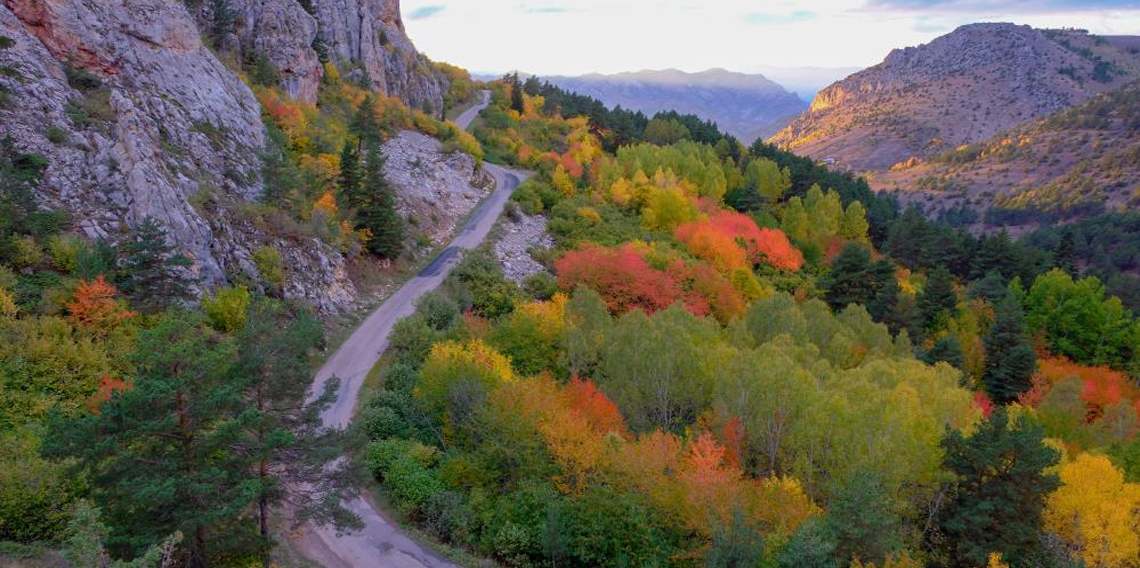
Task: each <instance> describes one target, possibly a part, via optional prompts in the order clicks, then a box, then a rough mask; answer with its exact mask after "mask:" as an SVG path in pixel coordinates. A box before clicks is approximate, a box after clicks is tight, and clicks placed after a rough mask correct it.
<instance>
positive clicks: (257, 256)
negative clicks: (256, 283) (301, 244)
mask: <svg viewBox="0 0 1140 568" xmlns="http://www.w3.org/2000/svg"><path fill="white" fill-rule="evenodd" d="M253 264H254V265H255V266H257V272H258V273H259V274H261V279H262V280H263V281H264V282H265V283H266V284H268V285H269V286H270V287H272V288H273V289H274V290H275V291H276V290H280V289H281V287H282V286H284V285H285V265H284V263H282V261H281V251H278V250H277V249H275V248H273V247H271V246H263V247H261V248H259V249H257V250H256V251H254V253H253Z"/></svg>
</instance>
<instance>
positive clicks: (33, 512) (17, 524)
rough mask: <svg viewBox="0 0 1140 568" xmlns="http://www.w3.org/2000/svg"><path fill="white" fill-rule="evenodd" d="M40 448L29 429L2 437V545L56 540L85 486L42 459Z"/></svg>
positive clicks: (0, 468) (0, 503) (0, 447)
mask: <svg viewBox="0 0 1140 568" xmlns="http://www.w3.org/2000/svg"><path fill="white" fill-rule="evenodd" d="M39 446H40V440H39V438H38V437H37V436H36V435H35V434H34V433H32V432H31V431H29V430H27V429H21V430H16V431H10V432H7V433H4V434H0V541H5V540H10V541H16V542H23V543H29V542H34V541H41V540H52V539H55V538H58V537H60V536H62V534H61V532H62V530H63V528H64V527H65V526H66V524H67V517H68V515H67V513H68V507H67V505H68V503H70V502H71V499H72V498H73V497H74V496H75V495H76V494H77V493H78V491H79V489H80V485H81V482H80V481H79V480H77V479H75V478H74V477H71V476H68V475H65V474H64V471H63V467H64V466H62V465H60V464H56V463H52V462H49V461H45V460H43V459H41V458H40V455H39Z"/></svg>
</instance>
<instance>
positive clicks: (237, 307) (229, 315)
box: [202, 286, 249, 333]
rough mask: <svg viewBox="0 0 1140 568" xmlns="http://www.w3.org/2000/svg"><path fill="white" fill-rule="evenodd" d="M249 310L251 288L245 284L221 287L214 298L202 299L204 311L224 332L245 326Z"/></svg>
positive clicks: (215, 327)
mask: <svg viewBox="0 0 1140 568" xmlns="http://www.w3.org/2000/svg"><path fill="white" fill-rule="evenodd" d="M248 310H249V289H247V288H246V287H245V286H236V287H233V288H228V287H227V288H219V289H218V291H217V293H216V294H215V295H214V297H213V298H207V299H205V300H203V301H202V311H203V312H205V314H206V317H207V318H209V319H210V325H211V326H213V327H214V329H216V330H218V331H221V332H223V333H234V332H236V331H238V330H240V329H241V328H243V327H245V319H246V314H247V312H248Z"/></svg>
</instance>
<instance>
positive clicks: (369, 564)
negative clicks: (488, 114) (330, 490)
mask: <svg viewBox="0 0 1140 568" xmlns="http://www.w3.org/2000/svg"><path fill="white" fill-rule="evenodd" d="M490 101H491V93H490V92H489V91H483V93H482V101H480V102H479V103H478V104H476V105H475V106H473V107H471V108H470V109H467V110H466V111H464V112H463V114H461V115H460V116H459V118H457V119H456V122H457V123H458V124H459V126H460V127H462V128H464V129H466V128H468V127H470V125H471V122H472V121H473V120H475V117H477V116H478V115H479V113H480V112H481V111H482V110H483V109H484V108H486V107H487V105H488V104H490ZM483 167H484V168H486V169H487V171H488V172H490V173H491V175H493V176H494V177H495V191H494V192H493V193H492V194H491V196H490V197H488V198H487V199H486V200H484V201H483V203H482V204H481V205H480V206H479V208H478V209H476V210H475V213H474V214H472V215H471V218H470V219H469V220H468V221H467V223H466V224H465V225H464V226H463V228H462V229H460V231H459V233H458V234H457V235H456V236H455V238H454V239H453V240H452V241H451V244H450V245H449V246H448V247H447V248H446V249H444V250H443V252H441V253H440V254H439V256H438V257H436V259H435V260H434V261H432V262H431V264H429V265H428V266H427V267H426V268H424V269H423V270H422V271H420V273H419V274H418V275H416V277H415V278H412V279H411V280H409V281H408V282H407V283H405V284H404V285H403V286H402V287H401V288H400V289H399V290H397V291H396V293H395V294H392V296H391V297H389V298H388V299H387V300H385V301H384V303H383V304H381V305H380V307H379V308H376V310H375V311H374V312H372V314H370V315H369V316H368V318H367V319H365V320H364V322H363V323H361V324H360V327H358V328H357V329H356V331H354V332H353V333H352V335H351V336H349V338H348V339H347V340H345V342H344V343H343V344H341V346H340V348H339V349H337V351H336V353H334V354H333V355H332V357H329V359H328V360H327V361H326V362H325V364H324V366H322V367H321V369H320V370H319V371H318V372H317V376H316V378H315V380H314V381H313V387H312V390H311V391H310V392H312V393H318V392H322V391H323V390H324V386H325V384H326V383H327V382H328V381H329V380H330V379H331V378H332V377H337V378H339V379H340V381H341V382H340V388H339V390H338V391H337V396H336V400H335V402H334V403H333V404H332V405H331V406H329V408H327V409H325V411H324V413H323V414H322V415H321V420H322V421H323V422H324V425H325V426H329V427H334V428H345V427H347V426H348V425H349V423H350V422H352V416H353V413H354V412H355V411H356V406H357V402H358V398H359V396H360V388H361V386H363V384H364V378H365V377H366V376H367V375H368V372H369V371H370V370H371V369H372V367H373V366H375V365H376V362H377V361H379V360H380V356H381V355H382V354H383V353H384V351H385V350H386V349H387V348H388V335H389V334H390V333H391V332H392V326H394V325H395V324H396V322H398V321H400V320H401V319H403V318H405V317H407V316H409V315H411V314H412V313H414V312H415V310H416V300H418V299H419V298H420V297H421V296H423V295H424V294H427V293H428V292H430V291H432V290H435V289H436V288H437V287H438V286H439V285H440V284H441V283H443V281H444V279H445V278H447V275H448V274H449V273H450V272H451V270H452V268H454V267H455V265H456V264H457V263H458V262H459V259H460V257H461V256H462V252H463V251H465V250H470V249H473V248H476V247H478V246H479V245H480V244H481V243H482V242H483V240H484V239H485V238H486V237H487V234H488V233H489V232H490V231H491V227H493V226H494V224H495V221H496V220H497V219H498V218H499V215H500V214H502V212H503V207H504V205H506V202H507V199H509V198H510V196H511V193H512V192H513V191H514V189H515V188H516V187H518V185H519V184H520V183H522V181H523V180H524V179H526V178H527V177H529V176H530V172H527V171H522V170H514V169H510V168H504V167H502V166H497V165H494V164H488V163H486V162H484V163H483ZM345 506H347V507H348V508H349V509H350V510H352V511H353V512H354V513H356V514H357V515H358V516H359V517H360V519H361V521H362V522H363V523H364V528H363V529H361V530H359V531H356V532H352V533H348V534H337V531H336V529H335V528H333V527H330V526H311V527H309V529H310V530H308V531H307V533H306V534H305V535H304V536H302V537H300V538H299V539H298V546H299V547H300V549H301V551H302V552H303V553H304V554H305V555H306V556H307V557H309V559H311V560H313V561H315V562H317V563H319V564H321V565H323V566H325V567H326V568H457V567H456V566H455V565H454V564H452V563H450V562H448V561H447V560H444V559H442V558H440V557H439V556H438V555H436V554H434V553H433V552H431V551H430V550H428V549H426V548H424V547H423V546H421V545H420V544H418V543H416V542H415V541H413V540H412V539H411V538H409V537H408V536H407V535H406V534H404V533H403V531H401V530H400V527H399V526H397V525H396V524H395V523H394V522H393V521H392V520H391V519H389V518H388V517H387V516H386V515H385V514H384V513H383V512H382V511H380V510H379V509H378V508H377V507H376V505H375V503H373V502H372V501H370V500H369V499H367V497H366V496H365V495H360V496H357V497H356V498H354V499H353V500H352V501H350V502H348V503H345Z"/></svg>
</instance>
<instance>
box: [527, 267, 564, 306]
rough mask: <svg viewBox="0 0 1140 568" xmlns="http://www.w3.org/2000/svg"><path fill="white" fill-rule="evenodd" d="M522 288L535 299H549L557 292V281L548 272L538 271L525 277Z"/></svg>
mask: <svg viewBox="0 0 1140 568" xmlns="http://www.w3.org/2000/svg"><path fill="white" fill-rule="evenodd" d="M523 290H525V291H526V293H527V294H529V295H530V296H531V297H532V298H534V299H536V300H544V301H545V300H549V299H551V298H553V297H554V294H556V293H557V292H558V281H556V280H555V279H554V276H552V275H551V274H550V273H549V272H545V271H543V272H539V273H537V274H532V275H530V276H529V277H527V279H526V281H525V282H523Z"/></svg>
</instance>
